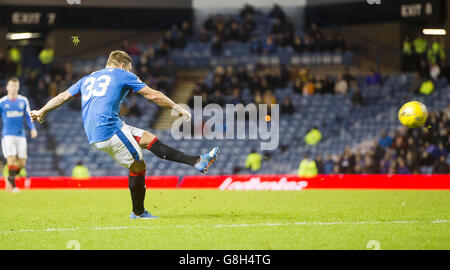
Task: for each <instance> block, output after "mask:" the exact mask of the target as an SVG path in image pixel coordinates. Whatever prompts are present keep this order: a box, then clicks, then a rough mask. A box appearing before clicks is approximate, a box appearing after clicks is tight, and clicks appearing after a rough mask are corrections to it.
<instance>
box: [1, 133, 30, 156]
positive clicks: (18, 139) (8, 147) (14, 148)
mask: <svg viewBox="0 0 450 270" xmlns="http://www.w3.org/2000/svg"><path fill="white" fill-rule="evenodd" d="M2 151H3V156H4V157H5V159H6V158H8V157H11V156H17V157H18V158H27V139H26V138H25V137H22V136H12V135H6V136H4V137H3V138H2Z"/></svg>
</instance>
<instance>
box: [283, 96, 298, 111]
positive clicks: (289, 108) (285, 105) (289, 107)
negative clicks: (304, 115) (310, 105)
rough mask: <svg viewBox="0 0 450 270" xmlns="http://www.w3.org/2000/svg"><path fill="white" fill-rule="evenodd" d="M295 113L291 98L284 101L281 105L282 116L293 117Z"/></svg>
mask: <svg viewBox="0 0 450 270" xmlns="http://www.w3.org/2000/svg"><path fill="white" fill-rule="evenodd" d="M294 112H295V109H294V106H293V105H292V102H291V100H290V99H289V98H285V99H284V100H283V104H282V105H281V114H282V115H283V114H287V115H292V114H293V113H294Z"/></svg>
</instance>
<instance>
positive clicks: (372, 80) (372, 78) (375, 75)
mask: <svg viewBox="0 0 450 270" xmlns="http://www.w3.org/2000/svg"><path fill="white" fill-rule="evenodd" d="M382 84H383V79H382V78H381V74H380V73H379V72H377V71H376V70H375V68H372V69H371V74H369V75H367V76H366V85H382Z"/></svg>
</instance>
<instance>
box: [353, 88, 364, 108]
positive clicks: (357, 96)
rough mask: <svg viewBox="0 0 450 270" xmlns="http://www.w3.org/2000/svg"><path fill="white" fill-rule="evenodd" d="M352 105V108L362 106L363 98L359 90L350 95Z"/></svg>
mask: <svg viewBox="0 0 450 270" xmlns="http://www.w3.org/2000/svg"><path fill="white" fill-rule="evenodd" d="M351 99H352V104H353V106H362V105H364V101H363V96H362V94H361V91H360V90H359V88H355V89H354V91H353V94H352V97H351Z"/></svg>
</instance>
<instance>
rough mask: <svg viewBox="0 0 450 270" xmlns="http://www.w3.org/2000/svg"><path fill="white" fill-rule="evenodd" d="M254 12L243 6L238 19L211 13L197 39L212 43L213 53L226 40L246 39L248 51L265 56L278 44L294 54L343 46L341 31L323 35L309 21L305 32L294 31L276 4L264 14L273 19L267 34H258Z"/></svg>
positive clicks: (313, 23) (219, 49) (339, 48)
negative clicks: (256, 32)
mask: <svg viewBox="0 0 450 270" xmlns="http://www.w3.org/2000/svg"><path fill="white" fill-rule="evenodd" d="M256 12H260V11H256V10H255V9H254V8H253V7H252V6H250V5H248V4H247V5H245V6H244V8H243V9H242V10H241V12H240V17H241V20H240V21H239V22H238V21H237V20H236V19H235V18H234V17H233V16H232V15H228V16H226V17H224V16H223V15H220V14H219V15H216V16H213V15H212V14H210V15H209V16H208V18H207V19H206V20H205V22H204V23H203V26H202V28H201V29H200V30H199V33H198V37H197V40H198V41H199V42H204V43H207V42H211V51H212V52H213V53H214V54H220V53H221V52H222V49H223V45H224V43H228V42H248V43H249V48H250V51H251V53H256V54H266V55H267V54H273V53H275V52H276V48H280V47H291V48H292V49H293V51H294V52H297V53H303V52H313V51H321V52H323V51H337V50H342V51H343V50H345V49H346V44H345V39H344V37H343V35H342V34H340V33H338V34H330V33H326V34H325V33H323V31H322V30H321V29H320V28H319V27H318V25H317V23H315V22H311V23H309V25H308V27H307V28H306V29H305V33H304V35H300V34H298V33H296V31H295V30H296V29H295V26H294V23H293V22H292V20H291V19H290V18H289V17H288V16H286V14H285V12H284V11H283V9H282V8H281V7H280V6H279V5H277V4H275V5H274V6H273V7H272V9H271V10H270V11H269V12H268V14H267V16H268V18H269V19H270V20H271V21H272V24H271V29H270V33H269V34H268V35H267V36H264V35H257V34H255V33H254V30H255V29H256V27H257V25H256V22H255V20H254V15H255V13H256Z"/></svg>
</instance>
